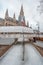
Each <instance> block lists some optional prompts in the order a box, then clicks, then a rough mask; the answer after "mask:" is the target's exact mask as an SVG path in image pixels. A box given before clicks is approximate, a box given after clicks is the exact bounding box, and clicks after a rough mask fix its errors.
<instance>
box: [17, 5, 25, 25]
mask: <svg viewBox="0 0 43 65" xmlns="http://www.w3.org/2000/svg"><path fill="white" fill-rule="evenodd" d="M18 21H19V23H20V25H24V26H25V16H24V11H23V5H22V6H21V10H20V15H19V18H18Z"/></svg>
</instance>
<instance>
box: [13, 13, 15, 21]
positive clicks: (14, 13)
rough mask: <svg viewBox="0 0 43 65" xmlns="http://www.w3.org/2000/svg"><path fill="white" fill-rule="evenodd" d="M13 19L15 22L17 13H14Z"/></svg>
mask: <svg viewBox="0 0 43 65" xmlns="http://www.w3.org/2000/svg"><path fill="white" fill-rule="evenodd" d="M13 21H14V22H15V21H16V17H15V13H14V16H13Z"/></svg>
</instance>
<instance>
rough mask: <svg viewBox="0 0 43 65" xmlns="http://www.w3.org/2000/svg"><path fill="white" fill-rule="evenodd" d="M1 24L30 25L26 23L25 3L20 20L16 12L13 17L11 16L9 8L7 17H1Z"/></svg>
mask: <svg viewBox="0 0 43 65" xmlns="http://www.w3.org/2000/svg"><path fill="white" fill-rule="evenodd" d="M0 26H28V24H27V25H26V23H25V16H24V11H23V5H22V6H21V10H20V14H19V17H18V20H16V17H15V13H14V15H13V18H11V17H9V14H8V9H7V10H6V13H5V19H2V18H0Z"/></svg>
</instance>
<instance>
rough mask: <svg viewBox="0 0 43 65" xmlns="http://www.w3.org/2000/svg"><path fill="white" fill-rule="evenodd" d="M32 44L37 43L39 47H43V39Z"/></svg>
mask: <svg viewBox="0 0 43 65" xmlns="http://www.w3.org/2000/svg"><path fill="white" fill-rule="evenodd" d="M34 44H36V45H38V46H40V47H43V41H36V43H34Z"/></svg>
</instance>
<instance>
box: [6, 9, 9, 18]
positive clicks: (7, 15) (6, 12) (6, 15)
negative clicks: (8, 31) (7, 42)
mask: <svg viewBox="0 0 43 65" xmlns="http://www.w3.org/2000/svg"><path fill="white" fill-rule="evenodd" d="M8 17H9V15H8V9H7V10H6V13H5V19H8Z"/></svg>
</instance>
